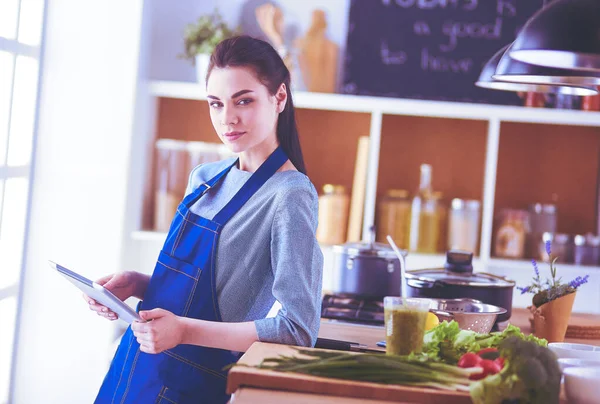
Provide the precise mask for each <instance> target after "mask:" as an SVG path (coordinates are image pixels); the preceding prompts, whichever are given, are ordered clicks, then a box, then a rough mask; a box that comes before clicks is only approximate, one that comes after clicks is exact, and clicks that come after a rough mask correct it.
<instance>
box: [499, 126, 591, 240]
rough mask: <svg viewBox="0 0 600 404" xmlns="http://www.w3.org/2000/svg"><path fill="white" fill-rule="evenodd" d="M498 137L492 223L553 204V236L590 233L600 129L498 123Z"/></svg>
mask: <svg viewBox="0 0 600 404" xmlns="http://www.w3.org/2000/svg"><path fill="white" fill-rule="evenodd" d="M501 133H502V135H501V137H500V147H499V153H498V170H497V179H496V199H495V204H494V206H495V213H496V215H495V217H497V215H498V213H499V211H500V210H501V209H502V208H518V209H527V206H528V205H529V204H531V203H535V202H542V203H555V204H556V205H557V210H558V213H557V217H558V221H557V223H558V232H561V233H569V234H584V233H587V232H592V233H595V232H596V184H597V181H598V167H599V164H600V161H599V155H600V127H596V128H594V127H576V126H565V125H560V126H558V125H533V124H525V123H502V126H501ZM524 173H527V175H524Z"/></svg>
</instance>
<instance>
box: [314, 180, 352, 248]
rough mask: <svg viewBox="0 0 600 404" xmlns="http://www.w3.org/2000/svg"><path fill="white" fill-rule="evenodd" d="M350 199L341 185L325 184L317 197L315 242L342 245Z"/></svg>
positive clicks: (346, 226)
mask: <svg viewBox="0 0 600 404" xmlns="http://www.w3.org/2000/svg"><path fill="white" fill-rule="evenodd" d="M349 207H350V197H349V196H348V193H347V192H346V187H344V186H343V185H333V184H325V185H324V186H323V194H322V195H321V196H320V197H319V224H318V227H317V240H318V241H319V242H320V243H323V244H343V243H345V242H346V233H347V230H348V210H349Z"/></svg>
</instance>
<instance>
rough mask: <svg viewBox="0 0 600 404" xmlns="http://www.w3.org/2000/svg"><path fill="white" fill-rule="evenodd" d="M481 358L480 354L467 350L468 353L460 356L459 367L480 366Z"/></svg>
mask: <svg viewBox="0 0 600 404" xmlns="http://www.w3.org/2000/svg"><path fill="white" fill-rule="evenodd" d="M481 360H482V359H481V358H480V357H479V356H477V354H475V353H473V352H467V353H466V354H464V355H463V356H461V357H460V359H459V361H458V367H459V368H472V367H475V366H479V363H480V362H481Z"/></svg>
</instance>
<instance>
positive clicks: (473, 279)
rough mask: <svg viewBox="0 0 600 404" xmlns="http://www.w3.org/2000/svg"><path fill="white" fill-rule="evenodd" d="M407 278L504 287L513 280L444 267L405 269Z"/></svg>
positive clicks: (510, 285)
mask: <svg viewBox="0 0 600 404" xmlns="http://www.w3.org/2000/svg"><path fill="white" fill-rule="evenodd" d="M405 277H406V278H407V279H417V280H420V281H422V282H428V283H437V284H446V285H456V286H473V287H489V288H504V287H513V286H515V282H514V281H511V280H509V279H506V278H503V277H501V276H496V275H492V274H488V273H485V272H477V273H470V272H462V273H461V272H452V271H448V270H446V269H444V268H432V269H419V270H416V271H406V273H405Z"/></svg>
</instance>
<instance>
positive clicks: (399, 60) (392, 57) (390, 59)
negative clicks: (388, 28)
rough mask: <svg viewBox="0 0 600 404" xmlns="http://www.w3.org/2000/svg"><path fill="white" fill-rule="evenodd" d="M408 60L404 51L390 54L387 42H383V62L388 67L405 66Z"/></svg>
mask: <svg viewBox="0 0 600 404" xmlns="http://www.w3.org/2000/svg"><path fill="white" fill-rule="evenodd" d="M407 59H408V55H407V54H406V52H404V51H396V52H390V48H389V47H388V44H387V42H386V41H381V60H382V61H383V63H384V64H386V65H403V64H404V62H406V60H407Z"/></svg>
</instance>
